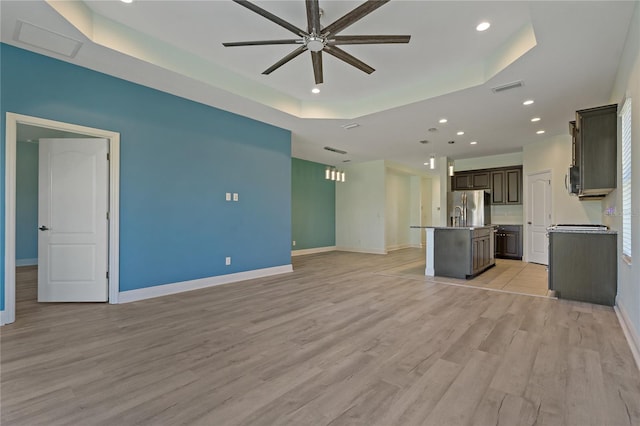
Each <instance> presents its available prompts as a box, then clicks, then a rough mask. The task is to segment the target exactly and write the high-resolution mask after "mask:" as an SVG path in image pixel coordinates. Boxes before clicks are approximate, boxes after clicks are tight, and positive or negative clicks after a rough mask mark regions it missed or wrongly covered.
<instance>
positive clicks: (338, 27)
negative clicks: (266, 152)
mask: <svg viewBox="0 0 640 426" xmlns="http://www.w3.org/2000/svg"><path fill="white" fill-rule="evenodd" d="M233 1H234V2H236V3H238V4H239V5H241V6H244V7H246V8H247V9H249V10H252V11H253V12H255V13H257V14H258V15H261V16H264V17H265V18H267V19H268V20H270V21H272V22H274V23H276V24H278V25H280V26H281V27H283V28H286V29H287V30H289V31H291V32H292V33H294V34H296V35H297V36H298V38H293V39H285V40H258V41H239V42H233V43H222V44H223V46H225V47H235V46H260V45H272V44H299V45H300V47H298V48H297V49H295V50H294V51H293V52H291V53H289V54H288V55H287V56H285V57H284V58H282V59H280V60H279V61H278V62H276V63H275V64H273V65H272V66H270V67H269V68H267V69H266V70H264V71H263V72H262V74H271V73H272V72H273V71H275V70H277V69H278V68H280V67H281V66H282V65H284V64H286V63H287V62H289V61H291V60H292V59H293V58H295V57H297V56H299V55H300V54H302V53H303V52H304V51H306V50H308V51H310V52H311V61H312V63H313V75H314V77H315V81H316V84H320V83H322V81H323V76H322V52H325V53H328V54H329V55H332V56H334V57H336V58H338V59H340V60H342V61H344V62H346V63H348V64H349V65H352V66H354V67H356V68H358V69H359V70H362V71H364V72H366V73H367V74H371V73H372V72H374V71H375V69H374V68H372V67H371V66H369V65H367V64H365V63H364V62H362V61H361V60H359V59H357V58H356V57H354V56H352V55H350V54H349V53H347V52H345V51H344V50H342V49H340V48H339V47H338V45H343V44H384V43H409V40H410V39H411V36H409V35H351V36H346V35H345V36H340V35H337V34H338V33H339V32H340V31H342V30H344V29H345V28H347V27H348V26H350V25H351V24H353V23H355V22H356V21H358V20H360V19H362V18H363V17H365V16H366V15H368V14H369V13H371V12H373V11H374V10H376V9H378V8H379V7H380V6H382V5H384V4H385V3H388V2H389V1H390V0H367V1H366V2H364V3H362V4H361V5H360V6H358V7H356V8H355V9H353V10H352V11H351V12H349V13H347V14H346V15H344V16H343V17H342V18H340V19H338V20H336V21H335V22H333V23H332V24H330V25H328V26H326V27H322V26H321V25H320V15H321V10H320V6H319V5H318V0H305V3H306V7H307V31H304V30H302V29H300V28H298V27H296V26H295V25H293V24H290V23H289V22H287V21H285V20H284V19H282V18H279V17H278V16H276V15H274V14H272V13H270V12H267V11H266V10H264V9H262V8H261V7H259V6H256V5H255V4H253V3H251V2H249V1H246V0H233Z"/></svg>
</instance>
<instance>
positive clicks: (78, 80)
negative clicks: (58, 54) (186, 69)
mask: <svg viewBox="0 0 640 426" xmlns="http://www.w3.org/2000/svg"><path fill="white" fill-rule="evenodd" d="M0 49H1V50H0V58H1V59H0V60H1V65H2V74H1V76H0V78H1V80H0V83H1V86H2V91H1V94H0V107H1V111H2V126H1V127H2V129H1V134H2V135H3V136H2V149H1V150H0V153H1V154H0V155H1V156H2V158H0V160H1V161H0V164H2V173H1V175H2V178H1V179H2V185H0V188H2V194H1V197H0V200H2V201H1V202H2V215H3V216H2V218H1V220H0V223H1V224H2V225H0V233H1V237H2V241H3V242H4V235H5V232H4V152H5V149H4V148H5V140H4V134H5V123H4V121H5V120H4V119H5V113H6V112H15V113H19V114H25V115H31V116H36V117H42V118H47V119H52V120H57V121H63V122H68V123H73V124H79V125H83V126H89V127H95V128H100V129H106V130H112V131H116V132H120V135H121V141H120V142H121V145H120V149H121V156H120V181H121V184H120V291H126V290H133V289H140V288H145V287H151V286H157V285H161V284H167V283H173V282H179V281H186V280H192V279H197V278H204V277H210V276H217V275H224V274H229V273H236V272H241V271H247V270H254V269H260V268H268V267H274V266H281V265H288V264H290V263H291V258H290V244H291V132H290V131H289V130H285V129H281V128H278V127H275V126H271V125H268V124H265V123H261V122H258V121H255V120H252V119H249V118H246V117H243V116H240V115H236V114H232V113H229V112H226V111H222V110H219V109H216V108H212V107H209V106H206V105H203V104H199V103H196V102H193V101H189V100H186V99H183V98H179V97H176V96H173V95H170V94H167V93H164V92H160V91H158V90H154V89H150V88H147V87H144V86H141V85H138V84H134V83H131V82H127V81H124V80H121V79H118V78H114V77H111V76H107V75H105V74H101V73H98V72H95V71H91V70H88V69H86V68H82V67H78V66H75V65H72V64H69V63H66V62H62V61H58V60H55V59H51V58H48V57H45V56H42V55H38V54H35V53H31V52H28V51H25V50H21V49H18V48H15V47H12V46H9V45H6V44H1V45H0ZM225 192H237V193H239V201H238V202H227V201H225ZM0 250H2V255H3V257H4V243H3V244H2V248H1V249H0ZM226 256H231V257H232V265H231V266H225V265H224V258H225V257H226ZM2 268H4V265H2ZM1 272H2V274H1V275H0V276H2V277H3V282H2V291H1V292H0V294H2V297H4V271H1ZM1 302H2V303H1V307H2V308H4V299H2V301H1Z"/></svg>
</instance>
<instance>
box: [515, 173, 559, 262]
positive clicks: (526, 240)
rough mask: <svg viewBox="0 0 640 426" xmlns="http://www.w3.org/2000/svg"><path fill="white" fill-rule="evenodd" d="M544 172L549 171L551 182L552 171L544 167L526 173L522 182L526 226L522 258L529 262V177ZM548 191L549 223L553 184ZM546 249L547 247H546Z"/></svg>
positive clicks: (551, 210)
mask: <svg viewBox="0 0 640 426" xmlns="http://www.w3.org/2000/svg"><path fill="white" fill-rule="evenodd" d="M545 173H549V176H550V179H551V182H553V171H552V170H551V169H546V170H538V171H537V172H531V173H527V175H526V178H527V179H526V182H524V183H523V192H524V197H523V201H524V202H525V203H526V204H525V205H523V207H524V211H523V214H524V226H526V228H523V234H524V235H523V239H522V248H523V251H524V258H523V260H524V261H525V262H529V254H530V253H529V224H528V222H530V218H529V179H531V177H533V176H535V175H541V174H545ZM549 191H550V193H549V211H548V213H549V215H550V217H549V223H550V224H551V223H552V222H553V186H551V187H550V189H549ZM547 250H548V249H547Z"/></svg>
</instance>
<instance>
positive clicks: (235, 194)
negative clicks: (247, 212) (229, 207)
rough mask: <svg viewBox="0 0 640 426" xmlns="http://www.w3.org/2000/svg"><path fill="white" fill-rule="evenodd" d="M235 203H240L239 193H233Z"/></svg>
mask: <svg viewBox="0 0 640 426" xmlns="http://www.w3.org/2000/svg"><path fill="white" fill-rule="evenodd" d="M233 201H238V193H237V192H234V193H233Z"/></svg>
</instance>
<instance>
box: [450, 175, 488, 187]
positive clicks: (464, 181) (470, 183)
mask: <svg viewBox="0 0 640 426" xmlns="http://www.w3.org/2000/svg"><path fill="white" fill-rule="evenodd" d="M490 176H491V173H490V172H489V171H488V170H483V171H468V172H458V173H455V174H454V175H453V177H452V178H451V179H452V182H451V188H452V189H453V190H454V191H463V190H465V189H489V188H490V183H489V180H490Z"/></svg>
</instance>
